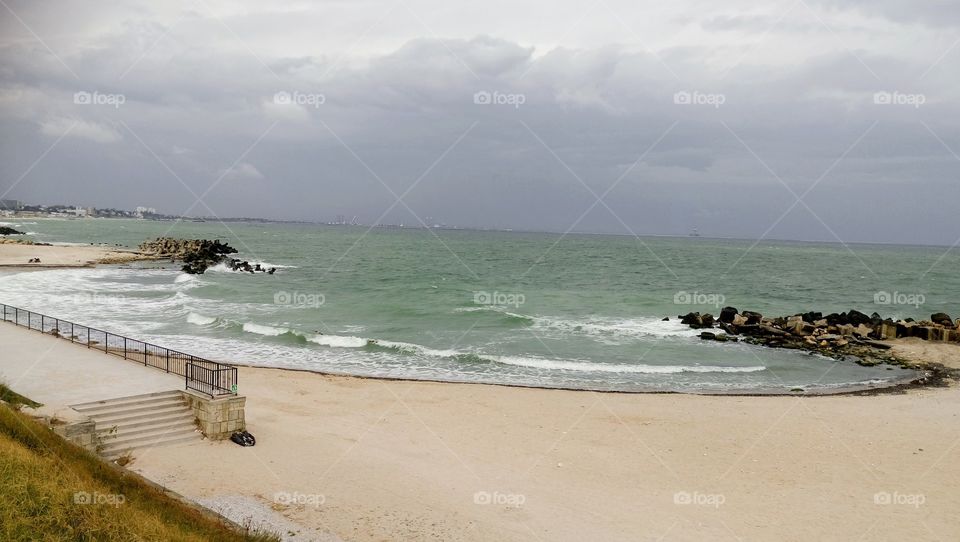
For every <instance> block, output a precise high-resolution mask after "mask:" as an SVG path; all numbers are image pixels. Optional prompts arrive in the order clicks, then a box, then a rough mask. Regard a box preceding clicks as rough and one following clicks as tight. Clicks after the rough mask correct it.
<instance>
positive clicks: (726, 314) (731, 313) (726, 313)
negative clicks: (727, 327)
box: [717, 307, 739, 324]
mask: <svg viewBox="0 0 960 542" xmlns="http://www.w3.org/2000/svg"><path fill="white" fill-rule="evenodd" d="M738 312H739V311H737V309H736V308H734V307H724V308H722V309H720V316H719V317H718V318H717V320H719V321H721V322H723V323H725V324H732V323H733V319H734V317H736V316H737V313H738Z"/></svg>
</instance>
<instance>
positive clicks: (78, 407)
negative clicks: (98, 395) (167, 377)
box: [72, 390, 181, 411]
mask: <svg viewBox="0 0 960 542" xmlns="http://www.w3.org/2000/svg"><path fill="white" fill-rule="evenodd" d="M174 395H176V396H179V395H181V392H180V391H179V390H169V391H157V392H153V393H144V394H141V395H128V396H125V397H114V398H113V399H103V400H101V401H91V402H89V403H78V404H76V405H72V408H73V409H74V410H77V411H81V410H82V409H87V408H95V407H99V406H104V405H120V404H124V403H126V402H136V401H141V400H144V399H151V398H155V397H168V396H174Z"/></svg>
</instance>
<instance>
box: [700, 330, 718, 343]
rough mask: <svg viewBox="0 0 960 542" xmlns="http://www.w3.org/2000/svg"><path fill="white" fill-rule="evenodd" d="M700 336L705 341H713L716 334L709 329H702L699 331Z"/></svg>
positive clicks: (715, 338)
mask: <svg viewBox="0 0 960 542" xmlns="http://www.w3.org/2000/svg"><path fill="white" fill-rule="evenodd" d="M700 338H701V339H703V340H705V341H715V340H717V334H716V333H713V332H711V331H703V332H701V333H700Z"/></svg>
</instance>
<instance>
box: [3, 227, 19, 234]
mask: <svg viewBox="0 0 960 542" xmlns="http://www.w3.org/2000/svg"><path fill="white" fill-rule="evenodd" d="M0 235H23V232H22V231H17V230H15V229H13V228H11V227H9V226H0Z"/></svg>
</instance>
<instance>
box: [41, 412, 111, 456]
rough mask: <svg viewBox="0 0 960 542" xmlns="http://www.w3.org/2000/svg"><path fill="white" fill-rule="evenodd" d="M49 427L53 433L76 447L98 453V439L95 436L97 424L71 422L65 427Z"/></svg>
mask: <svg viewBox="0 0 960 542" xmlns="http://www.w3.org/2000/svg"><path fill="white" fill-rule="evenodd" d="M51 427H52V428H53V432H54V433H56V434H58V435H60V436H61V437H63V438H65V439H67V440H69V441H70V442H72V443H74V444H76V445H77V446H80V447H82V448H85V449H87V450H89V451H91V452H93V453H98V451H97V447H98V446H99V445H100V438H99V437H98V436H97V424H96V423H94V421H93V420H90V419H87V420H84V421H72V422H68V423H66V424H65V425H52V426H51Z"/></svg>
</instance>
